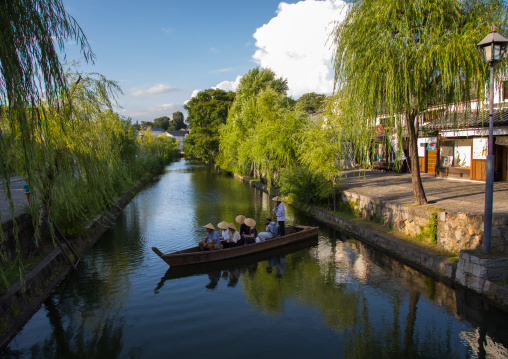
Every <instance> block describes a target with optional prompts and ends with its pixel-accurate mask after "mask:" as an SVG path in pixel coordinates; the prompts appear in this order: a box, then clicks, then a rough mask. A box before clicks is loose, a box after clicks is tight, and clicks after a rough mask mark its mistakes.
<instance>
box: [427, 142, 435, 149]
mask: <svg viewBox="0 0 508 359" xmlns="http://www.w3.org/2000/svg"><path fill="white" fill-rule="evenodd" d="M436 148H437V142H429V143H427V151H435V150H436Z"/></svg>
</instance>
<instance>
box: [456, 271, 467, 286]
mask: <svg viewBox="0 0 508 359" xmlns="http://www.w3.org/2000/svg"><path fill="white" fill-rule="evenodd" d="M465 277H466V275H465V273H464V271H463V270H462V268H457V271H456V272H455V280H456V281H457V282H459V283H460V284H462V285H465V281H466V279H465Z"/></svg>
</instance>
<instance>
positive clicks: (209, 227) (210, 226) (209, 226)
mask: <svg viewBox="0 0 508 359" xmlns="http://www.w3.org/2000/svg"><path fill="white" fill-rule="evenodd" d="M203 227H205V228H208V229H213V230H214V231H215V227H214V226H213V224H211V223H208V224H207V225H206V226H203Z"/></svg>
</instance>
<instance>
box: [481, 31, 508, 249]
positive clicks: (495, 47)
mask: <svg viewBox="0 0 508 359" xmlns="http://www.w3.org/2000/svg"><path fill="white" fill-rule="evenodd" d="M507 46H508V39H506V38H505V37H503V36H501V35H500V34H498V33H497V32H496V30H495V29H494V25H492V31H491V32H490V33H489V34H488V35H487V36H485V38H484V39H483V40H482V41H480V43H479V44H478V45H476V47H477V49H478V52H479V53H480V56H481V57H482V58H483V62H485V63H486V64H488V65H489V67H490V91H489V101H490V112H489V155H488V156H487V168H486V171H487V173H486V180H485V216H484V222H483V252H484V253H489V252H490V242H491V237H492V207H493V197H494V135H493V129H494V126H493V124H492V118H493V116H494V67H495V66H496V62H499V61H501V60H502V59H503V56H504V54H505V52H506V47H507Z"/></svg>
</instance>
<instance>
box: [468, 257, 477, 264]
mask: <svg viewBox="0 0 508 359" xmlns="http://www.w3.org/2000/svg"><path fill="white" fill-rule="evenodd" d="M469 260H470V261H471V263H474V264H480V258H478V257H475V256H473V255H472V256H470V258H469Z"/></svg>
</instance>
